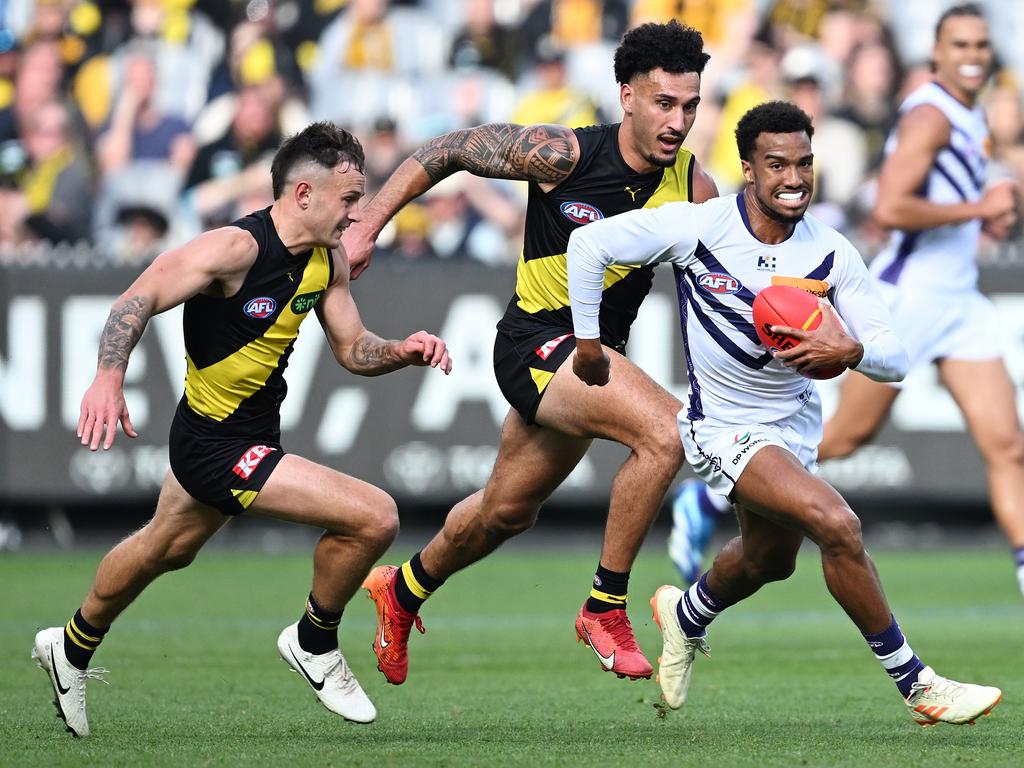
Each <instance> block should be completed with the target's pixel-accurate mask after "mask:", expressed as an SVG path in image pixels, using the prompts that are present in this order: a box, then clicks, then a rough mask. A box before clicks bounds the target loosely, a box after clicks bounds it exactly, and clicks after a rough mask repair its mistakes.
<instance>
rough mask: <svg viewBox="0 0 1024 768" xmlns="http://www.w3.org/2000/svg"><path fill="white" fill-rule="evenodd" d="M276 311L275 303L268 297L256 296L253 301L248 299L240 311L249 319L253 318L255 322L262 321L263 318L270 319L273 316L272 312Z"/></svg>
mask: <svg viewBox="0 0 1024 768" xmlns="http://www.w3.org/2000/svg"><path fill="white" fill-rule="evenodd" d="M276 309H277V302H276V301H274V299H272V298H271V297H270V296H258V297H256V298H255V299H249V301H247V302H246V304H245V306H244V307H243V308H242V311H243V312H245V314H247V315H248V316H249V317H255V318H256V319H257V320H262V319H263V318H265V317H270V316H271V315H272V314H274V310H276Z"/></svg>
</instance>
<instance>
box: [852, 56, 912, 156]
mask: <svg viewBox="0 0 1024 768" xmlns="http://www.w3.org/2000/svg"><path fill="white" fill-rule="evenodd" d="M845 71H846V87H845V93H844V94H843V97H842V103H841V104H840V105H839V107H838V108H837V110H836V114H837V115H838V116H839V117H841V118H843V119H845V120H849V121H850V122H852V123H853V124H854V125H856V126H857V127H858V128H860V130H861V131H862V133H863V135H864V141H865V144H866V148H867V153H868V167H869V168H871V169H876V168H878V167H879V166H880V165H881V162H882V156H883V153H884V149H885V140H886V138H888V136H889V132H890V131H891V130H892V127H893V125H894V124H895V122H896V90H897V88H899V84H900V80H901V68H900V63H899V58H898V57H897V55H896V52H895V50H893V49H892V48H891V47H889V46H887V45H885V44H884V43H880V42H873V43H865V44H863V45H860V46H857V47H856V48H854V49H853V51H851V53H850V58H849V60H848V61H847V63H846V67H845Z"/></svg>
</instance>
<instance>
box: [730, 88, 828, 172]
mask: <svg viewBox="0 0 1024 768" xmlns="http://www.w3.org/2000/svg"><path fill="white" fill-rule="evenodd" d="M801 131H802V132H803V133H806V134H807V138H808V139H809V138H811V137H812V136H814V126H813V125H812V124H811V118H810V116H808V114H807V113H806V112H804V111H803V110H802V109H800V107H798V106H797V105H796V104H791V103H790V102H788V101H766V102H765V103H764V104H758V105H757V106H756V107H754V108H753V109H751V110H749V111H748V112H747V113H746V114H745V115H744V116H743V117H741V118H740V121H739V123H737V125H736V147H737V148H738V149H739V151H740V157H741V158H742V159H743V160H746V161H747V162H750V160H751V158H752V157H753V154H754V147H755V145H756V144H757V137H758V136H760V135H761V134H762V133H800V132H801Z"/></svg>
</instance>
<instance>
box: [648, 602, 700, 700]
mask: <svg viewBox="0 0 1024 768" xmlns="http://www.w3.org/2000/svg"><path fill="white" fill-rule="evenodd" d="M682 597H683V592H682V590H680V589H678V588H677V587H673V586H671V585H669V584H666V585H665V586H663V587H658V591H657V592H655V593H654V597H652V598H651V607H652V608H653V609H654V620H655V622H657V624H658V626H659V627H660V628H661V640H662V647H661V656H659V657H658V683H659V684H660V685H661V697H662V698H663V699H664V700H665V703H666V704H668V705H669V706H670V707H671V708H672V709H679V708H680V707H681V706H683V703H684V702H685V701H686V691H687V689H688V688H689V687H690V673H691V672H692V669H693V657H694V656H695V655H696V652H697V651H700V652H701V653H703V654H704V655H705V656H711V649H710V647H709V646H708V644H707V641H706V640H705V639H704V638H703V637H687V636H686V635H684V634H683V630H682V627H680V626H679V618H678V617H677V616H676V606H677V605H679V601H680V600H681V599H682Z"/></svg>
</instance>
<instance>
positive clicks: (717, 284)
mask: <svg viewBox="0 0 1024 768" xmlns="http://www.w3.org/2000/svg"><path fill="white" fill-rule="evenodd" d="M697 285H699V286H700V287H701V289H702V290H703V291H704V292H705V293H714V294H718V295H720V296H728V295H729V294H733V293H736V292H737V291H738V290H739V289H740V288H742V287H743V285H742V284H741V283H740V281H739V280H737V279H736V278H735V277H733V276H732V275H724V274H722V273H721V272H707V273H705V274H703V275H701V276H700V277H699V278H697Z"/></svg>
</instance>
